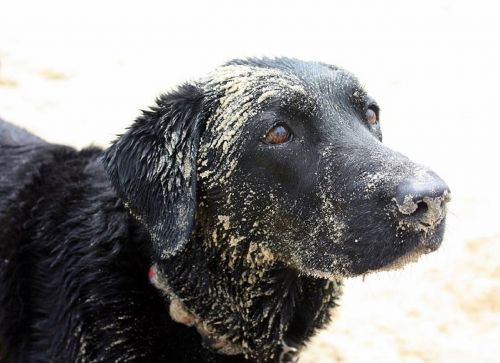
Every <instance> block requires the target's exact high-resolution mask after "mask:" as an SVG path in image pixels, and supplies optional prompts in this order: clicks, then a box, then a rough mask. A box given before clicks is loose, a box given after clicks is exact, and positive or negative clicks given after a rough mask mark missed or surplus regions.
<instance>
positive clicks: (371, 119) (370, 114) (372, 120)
mask: <svg viewBox="0 0 500 363" xmlns="http://www.w3.org/2000/svg"><path fill="white" fill-rule="evenodd" d="M365 116H366V121H368V123H369V124H370V125H372V126H373V125H375V124H376V123H377V122H378V118H377V113H376V112H375V110H372V109H371V108H369V109H368V110H366V114H365Z"/></svg>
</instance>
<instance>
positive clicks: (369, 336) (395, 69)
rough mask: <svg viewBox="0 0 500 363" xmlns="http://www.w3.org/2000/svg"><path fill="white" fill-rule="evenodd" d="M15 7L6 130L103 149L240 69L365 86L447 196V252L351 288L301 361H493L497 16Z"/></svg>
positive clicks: (3, 67)
mask: <svg viewBox="0 0 500 363" xmlns="http://www.w3.org/2000/svg"><path fill="white" fill-rule="evenodd" d="M404 3H405V2H398V1H396V0H391V1H385V2H369V3H368V2H366V3H362V2H359V1H351V2H348V3H347V2H346V3H342V2H335V3H334V2H331V3H330V2H308V3H307V4H308V5H305V3H301V2H294V1H290V2H287V5H286V7H285V6H284V5H283V4H284V3H279V2H273V1H269V2H259V1H257V2H252V4H251V5H250V3H245V4H244V5H242V4H240V5H239V6H236V5H235V2H229V1H214V2H203V3H202V2H200V3H195V2H193V1H188V2H185V3H183V4H167V3H166V2H163V3H155V2H149V1H147V2H143V3H141V7H140V8H133V7H131V6H127V5H124V4H122V3H118V2H100V3H96V4H93V3H92V2H90V3H89V2H86V3H85V4H86V5H85V7H83V6H82V5H74V4H71V5H69V2H63V1H44V2H35V1H33V2H23V1H19V2H15V3H14V2H11V3H10V4H7V3H6V4H3V5H2V12H1V15H0V115H1V117H3V118H5V119H7V120H10V121H13V122H15V123H17V124H19V125H22V126H25V127H27V128H28V129H30V130H32V131H33V132H35V133H37V134H39V135H41V136H43V137H45V138H46V139H48V140H50V141H53V142H59V143H66V144H71V145H74V146H76V147H83V146H85V145H89V144H91V143H93V144H97V145H103V146H105V145H107V144H108V143H109V142H110V140H112V139H113V137H114V135H116V134H118V133H120V132H121V131H123V129H124V128H125V127H126V126H127V125H128V124H129V123H130V122H131V121H132V120H133V119H134V117H135V116H136V115H137V114H138V110H139V109H141V108H146V107H147V106H148V105H150V104H151V103H152V100H153V99H154V97H155V96H156V95H158V94H159V93H160V92H162V91H165V90H168V89H169V88H171V87H172V86H174V85H175V84H177V83H179V82H181V81H182V80H185V79H189V78H192V77H196V76H199V75H202V74H203V73H204V72H206V71H207V70H209V69H210V68H212V67H213V66H215V65H217V64H219V63H221V62H223V61H225V60H227V59H230V58H232V57H236V56H248V55H289V56H296V57H299V58H304V59H315V60H322V61H325V62H329V63H334V64H337V65H341V66H343V67H345V68H347V69H350V70H352V71H353V72H354V73H356V74H357V75H358V76H359V78H360V79H361V81H362V82H363V84H365V85H366V86H367V88H368V90H369V91H370V92H371V94H372V95H373V96H375V98H376V99H378V101H379V103H380V104H381V106H382V126H383V129H384V134H385V142H386V143H387V144H388V145H390V146H391V147H393V148H395V149H397V150H400V151H401V152H403V153H404V154H407V155H408V156H410V157H411V158H413V159H415V160H417V161H419V162H422V163H424V164H427V165H430V166H432V168H433V169H434V170H436V171H437V172H438V173H439V174H440V175H441V176H442V177H443V178H444V179H445V180H446V181H447V182H448V184H449V185H450V186H451V189H452V192H453V202H452V204H451V207H450V216H449V222H448V231H447V236H446V239H445V241H444V243H443V246H442V247H441V249H440V250H439V251H438V252H436V253H434V254H432V255H429V256H426V257H424V258H423V259H422V260H421V261H419V263H417V264H414V265H411V266H408V267H407V268H405V269H404V270H401V271H397V272H390V273H387V272H384V273H378V274H373V275H370V276H368V277H367V278H366V279H365V280H364V281H363V280H361V279H352V280H349V281H347V282H346V286H345V294H344V296H343V298H342V300H341V307H340V308H339V309H338V310H337V311H336V317H335V319H334V321H333V323H332V325H331V326H330V327H329V328H328V329H327V330H325V331H323V332H321V333H320V334H319V335H318V336H317V337H316V338H315V339H314V341H313V342H312V343H311V345H310V346H309V348H308V349H307V350H306V351H305V352H304V354H303V356H302V359H301V362H311V363H312V362H408V363H409V362H412V363H414V362H415V363H416V362H468V363H469V362H492V363H493V362H498V361H499V359H500V358H499V356H500V264H499V261H500V224H499V222H498V206H499V205H500V196H499V193H498V186H499V185H500V183H499V181H500V177H499V174H500V172H499V169H500V168H499V163H498V159H499V156H500V152H499V146H498V131H499V126H498V124H499V122H498V107H499V105H500V92H499V91H498V84H500V71H499V69H500V67H499V66H500V54H499V44H500V27H499V26H498V25H497V23H498V22H497V19H496V15H495V14H498V9H496V8H495V7H494V3H493V2H482V1H475V2H474V3H473V4H471V3H470V2H469V3H461V2H458V1H431V0H424V1H419V2H418V5H414V6H412V7H408V6H407V5H406V6H405V5H404Z"/></svg>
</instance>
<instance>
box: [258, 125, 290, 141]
mask: <svg viewBox="0 0 500 363" xmlns="http://www.w3.org/2000/svg"><path fill="white" fill-rule="evenodd" d="M291 137H292V132H291V131H290V129H289V128H288V127H287V126H286V125H282V124H280V125H275V126H273V127H272V128H271V129H269V131H267V133H266V134H265V135H264V137H263V138H262V142H263V143H264V144H268V145H279V144H283V143H285V142H287V141H289V140H290V139H291Z"/></svg>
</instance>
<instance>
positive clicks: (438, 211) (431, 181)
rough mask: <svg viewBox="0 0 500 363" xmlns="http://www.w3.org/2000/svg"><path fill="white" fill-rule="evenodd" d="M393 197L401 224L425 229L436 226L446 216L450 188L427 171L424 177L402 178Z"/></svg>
mask: <svg viewBox="0 0 500 363" xmlns="http://www.w3.org/2000/svg"><path fill="white" fill-rule="evenodd" d="M394 199H395V201H396V203H397V208H398V211H399V218H400V221H401V222H402V224H403V225H406V226H408V227H413V228H415V229H418V230H424V231H425V230H429V229H433V228H434V227H436V226H437V225H438V224H439V223H440V222H441V221H442V220H443V219H444V217H445V216H446V203H447V202H448V201H449V200H450V189H449V188H448V185H446V183H445V182H444V181H443V180H442V179H441V178H440V177H438V176H437V175H436V174H434V173H432V174H431V173H429V174H428V176H427V177H426V178H425V179H421V178H417V177H412V178H410V179H406V180H404V181H403V182H402V183H400V184H399V185H398V187H397V188H396V196H395V198H394Z"/></svg>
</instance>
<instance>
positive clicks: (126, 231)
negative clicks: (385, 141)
mask: <svg viewBox="0 0 500 363" xmlns="http://www.w3.org/2000/svg"><path fill="white" fill-rule="evenodd" d="M369 102H371V99H370V98H369V97H368V96H367V94H366V93H365V92H364V90H363V89H362V88H361V87H360V86H359V85H358V83H357V81H356V79H355V78H354V77H352V76H351V75H350V74H349V73H347V72H345V71H343V70H341V69H339V68H336V67H333V66H329V65H325V64H321V63H314V62H300V61H297V60H292V59H277V60H269V59H252V60H244V61H233V62H231V63H229V64H227V65H226V66H224V67H222V68H220V69H218V70H216V71H215V72H214V73H212V74H210V75H209V76H208V77H207V78H205V79H202V80H200V81H198V82H193V83H191V84H187V85H184V86H181V87H179V88H178V89H177V90H175V91H172V92H170V93H169V94H167V95H164V96H162V97H160V98H159V99H158V100H157V104H156V106H155V107H153V108H152V109H151V110H149V111H145V112H144V113H143V115H142V116H141V117H139V118H138V119H137V120H136V122H135V123H134V124H133V125H132V126H131V127H130V129H129V130H128V131H127V132H126V133H125V134H124V135H123V136H121V137H120V138H119V139H118V140H117V141H116V142H115V143H114V144H113V145H112V146H111V147H110V148H109V149H107V150H105V151H104V152H103V151H101V150H99V149H96V148H90V149H84V150H81V151H76V150H74V149H72V148H69V147H66V146H60V145H52V144H48V143H45V142H43V141H42V140H40V139H38V138H36V137H35V136H33V135H30V134H28V133H26V132H25V131H23V130H20V129H19V128H16V127H15V126H12V125H10V124H8V123H4V122H0V132H1V133H0V225H1V226H2V228H1V229H0V241H1V243H0V360H1V361H2V362H4V361H5V362H27V361H28V362H48V361H51V362H72V361H78V362H115V361H116V362H126V361H137V362H161V361H171V362H199V361H206V362H239V361H259V362H266V361H269V362H273V361H277V360H278V358H279V357H280V354H281V353H282V350H283V347H284V345H283V344H284V343H286V345H290V346H294V347H297V348H300V347H302V346H303V345H304V344H305V342H307V340H308V338H309V337H310V336H311V335H312V334H313V333H314V332H315V331H317V330H318V329H319V328H321V327H323V326H324V325H325V324H326V323H327V322H328V321H329V318H330V310H331V308H333V307H334V306H335V305H336V300H337V298H338V296H339V295H340V286H341V281H342V278H343V277H346V276H352V275H357V274H361V273H367V272H369V271H371V270H374V269H378V268H381V267H383V266H385V265H387V264H389V263H391V262H393V261H396V260H397V259H399V258H402V257H404V256H405V255H407V254H408V253H409V252H411V251H413V250H414V249H415V247H416V246H417V245H418V244H419V243H420V241H422V239H425V238H434V239H435V240H439V241H440V238H441V237H442V233H443V228H444V222H443V223H442V224H441V225H440V226H439V227H438V228H436V231H430V230H429V231H427V230H426V231H414V230H408V229H403V228H401V227H400V226H399V225H398V221H397V217H396V215H395V213H396V212H394V210H395V206H394V205H393V202H392V200H391V193H392V191H393V190H394V188H395V185H397V184H398V183H399V182H400V181H401V180H404V178H406V177H408V176H409V175H413V174H416V173H420V174H422V175H423V174H425V175H427V174H428V173H430V172H428V171H427V170H426V169H424V168H422V167H420V166H418V165H416V164H413V163H411V162H410V161H409V160H408V159H406V158H405V157H403V156H401V155H400V154H397V153H395V152H392V151H390V150H389V149H387V148H385V147H384V146H382V144H381V143H380V140H381V133H380V129H379V128H378V126H377V127H373V128H370V127H367V125H366V123H364V122H363V115H364V110H365V107H366V105H367V104H368V103H369ZM276 120H279V121H283V120H285V121H286V122H288V123H289V124H291V125H292V127H293V128H294V131H296V139H294V140H292V141H291V142H290V143H289V144H287V145H285V146H283V147H282V146H278V147H274V148H266V147H265V146H263V145H262V144H261V143H260V142H259V140H260V137H262V135H263V134H264V133H265V132H266V130H267V129H269V128H270V127H272V126H273V124H274V123H275V122H276ZM389 160H390V161H389ZM152 264H156V265H157V266H158V271H159V276H160V278H161V286H160V289H159V290H157V289H156V288H154V287H153V286H152V285H151V284H150V283H149V281H148V279H147V271H148V268H149V266H151V265H152ZM174 298H175V299H177V300H179V301H181V302H182V303H183V304H184V306H185V307H186V308H187V309H188V310H189V312H190V313H191V314H193V315H194V316H196V317H197V318H198V319H200V320H201V321H203V323H204V324H206V326H207V333H206V334H202V336H200V334H198V333H197V332H196V330H195V329H194V328H189V327H186V326H184V325H181V324H177V323H174V322H173V321H172V320H171V319H170V317H169V315H168V301H169V300H170V299H174ZM221 337H222V338H224V339H225V340H226V341H228V342H230V344H234V346H235V347H236V348H237V349H238V350H239V352H241V353H242V354H238V355H233V356H231V355H220V354H217V353H214V352H213V351H212V350H210V349H208V348H207V347H209V346H210V342H211V340H213V339H220V338H221ZM245 357H246V358H245Z"/></svg>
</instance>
